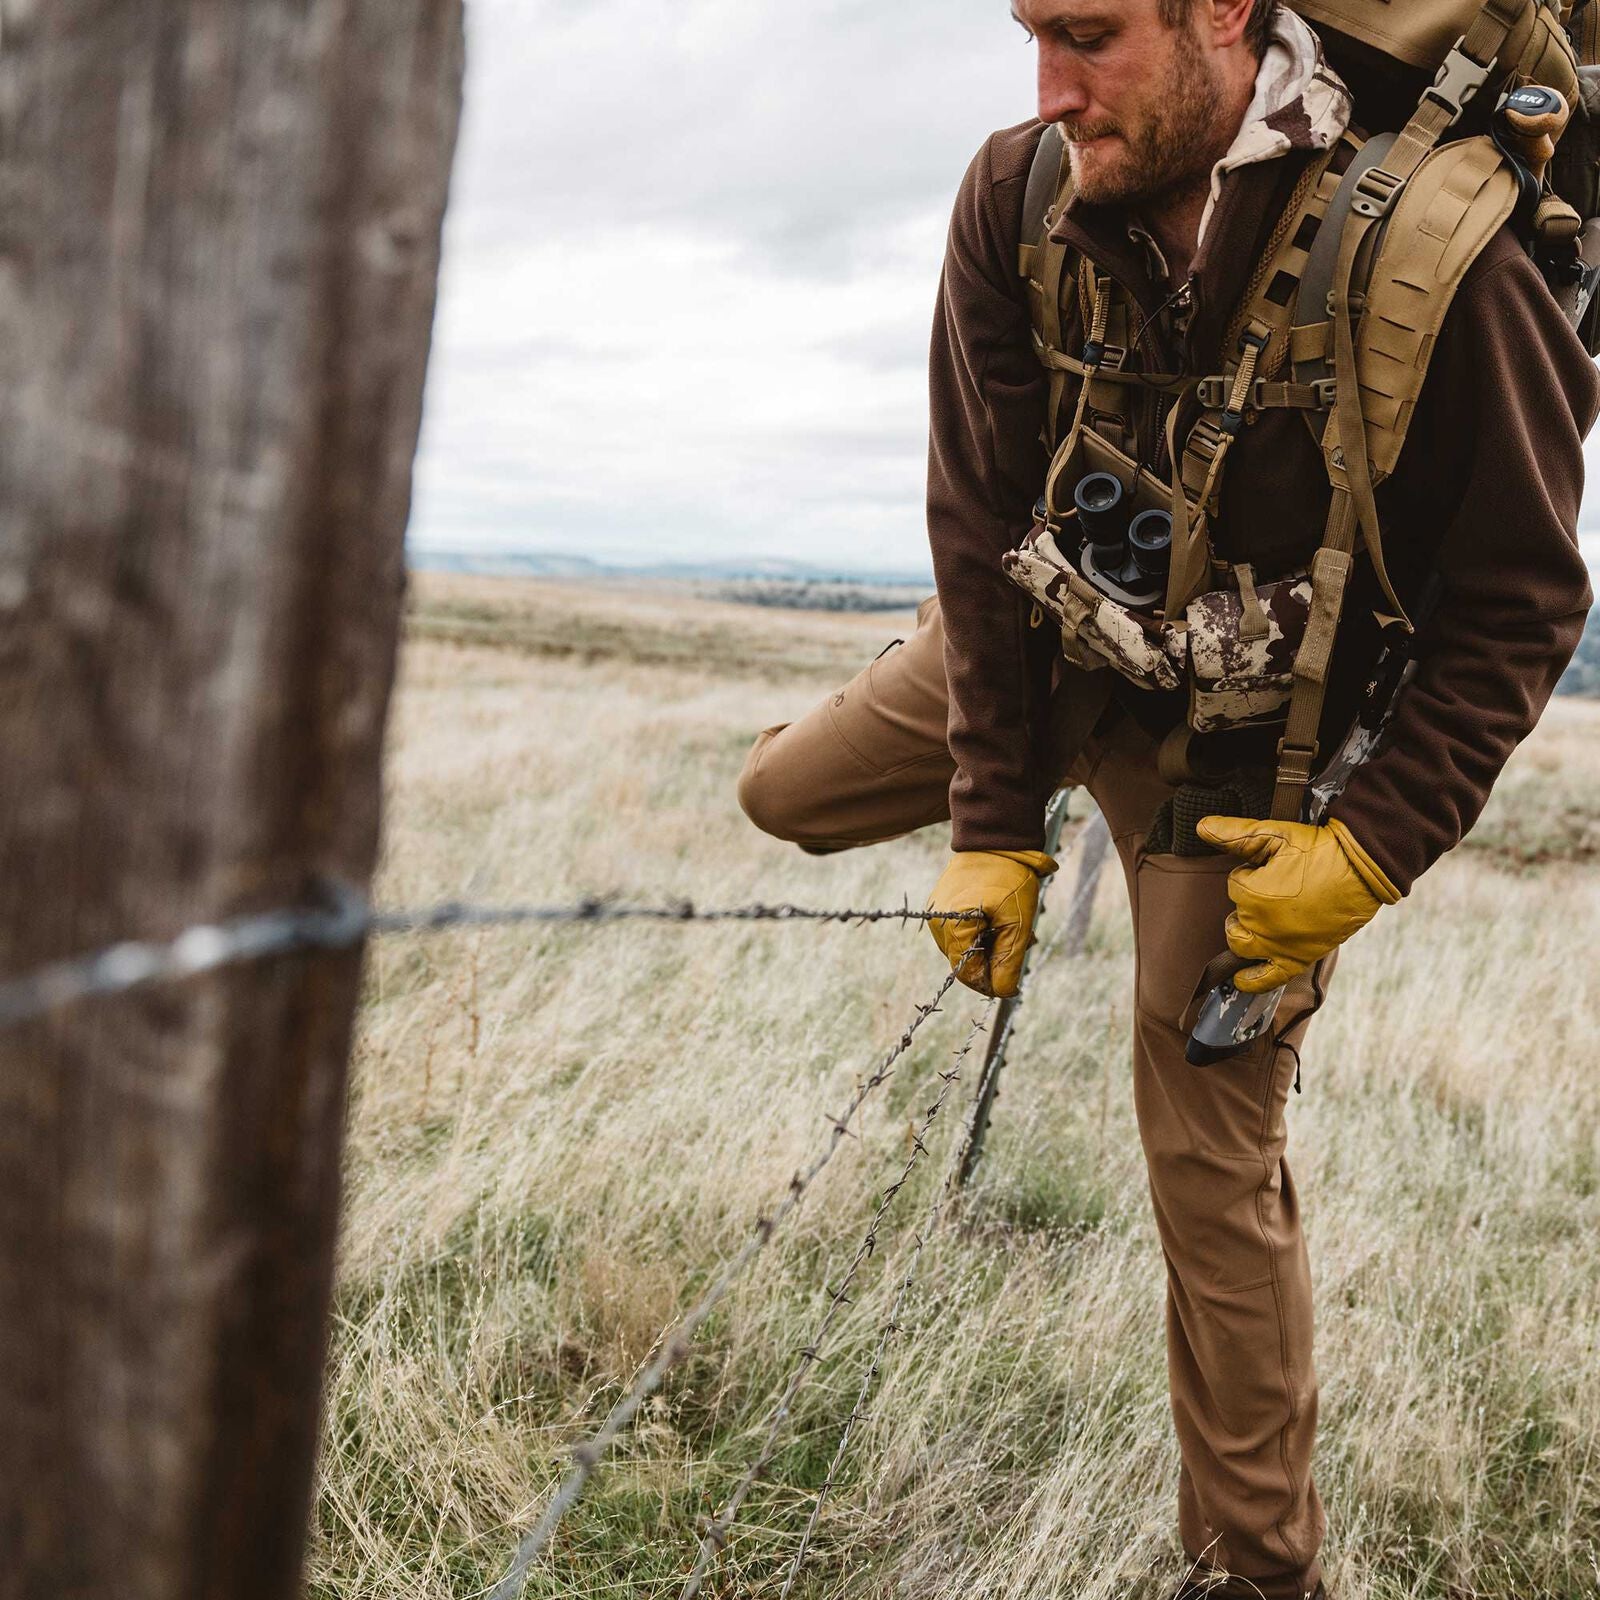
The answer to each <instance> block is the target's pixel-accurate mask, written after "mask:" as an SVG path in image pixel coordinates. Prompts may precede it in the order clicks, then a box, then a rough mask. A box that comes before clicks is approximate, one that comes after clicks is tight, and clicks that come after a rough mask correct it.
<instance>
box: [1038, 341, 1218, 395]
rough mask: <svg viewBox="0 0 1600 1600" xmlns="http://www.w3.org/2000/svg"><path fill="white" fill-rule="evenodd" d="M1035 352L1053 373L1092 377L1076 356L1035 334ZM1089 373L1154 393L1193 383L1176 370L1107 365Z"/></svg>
mask: <svg viewBox="0 0 1600 1600" xmlns="http://www.w3.org/2000/svg"><path fill="white" fill-rule="evenodd" d="M1034 354H1035V355H1037V356H1038V358H1039V361H1040V363H1041V364H1042V365H1043V366H1046V367H1049V368H1050V370H1051V371H1052V372H1070V373H1072V374H1073V375H1074V376H1075V377H1079V378H1084V377H1089V376H1091V373H1090V369H1089V367H1088V365H1087V364H1086V363H1085V362H1083V361H1080V360H1079V359H1078V357H1077V356H1069V355H1067V354H1066V353H1065V352H1063V351H1061V350H1052V349H1049V348H1048V347H1047V346H1046V345H1045V344H1044V342H1043V341H1042V340H1040V339H1039V338H1038V337H1037V336H1036V337H1035V339H1034ZM1092 376H1093V377H1094V378H1095V379H1097V380H1098V381H1099V382H1101V383H1114V384H1119V385H1121V386H1123V387H1125V388H1129V389H1150V390H1153V391H1154V392H1155V393H1157V394H1180V393H1182V392H1183V390H1185V389H1187V388H1189V387H1190V386H1191V385H1192V384H1193V383H1194V379H1193V378H1189V377H1185V376H1184V375H1183V374H1182V373H1179V372H1124V371H1120V370H1112V369H1111V368H1108V367H1099V368H1096V369H1095V370H1094V372H1093V373H1092Z"/></svg>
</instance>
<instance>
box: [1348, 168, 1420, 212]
mask: <svg viewBox="0 0 1600 1600" xmlns="http://www.w3.org/2000/svg"><path fill="white" fill-rule="evenodd" d="M1405 185H1406V180H1405V179H1404V178H1397V177H1396V176H1395V175H1394V173H1392V172H1385V171H1384V170H1383V168H1382V167H1368V168H1367V170H1366V171H1365V172H1363V173H1362V174H1361V176H1360V177H1359V178H1357V179H1356V186H1355V197H1354V198H1353V199H1352V200H1351V202H1350V209H1351V210H1352V211H1353V212H1355V214H1356V215H1357V216H1358V217H1386V216H1388V215H1389V213H1390V211H1392V210H1393V209H1394V203H1395V201H1396V200H1398V199H1399V198H1400V191H1401V190H1402V189H1403V188H1405Z"/></svg>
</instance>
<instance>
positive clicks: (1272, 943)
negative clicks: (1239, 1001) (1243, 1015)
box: [1197, 817, 1400, 994]
mask: <svg viewBox="0 0 1600 1600" xmlns="http://www.w3.org/2000/svg"><path fill="white" fill-rule="evenodd" d="M1197 831H1198V832H1199V834H1200V837H1201V838H1202V839H1204V840H1205V841H1206V842H1207V843H1208V844H1214V845H1217V846H1218V847H1219V848H1221V849H1223V850H1227V851H1230V852H1231V853H1232V854H1234V855H1236V856H1242V857H1243V858H1244V860H1245V862H1246V865H1244V866H1242V867H1235V868H1234V869H1233V871H1232V872H1231V873H1229V875H1228V894H1229V896H1230V898H1231V899H1232V900H1233V904H1234V908H1235V909H1234V911H1233V914H1232V915H1231V916H1230V917H1229V918H1228V948H1229V949H1230V950H1232V951H1233V953H1234V954H1235V955H1236V956H1241V957H1243V958H1245V959H1247V960H1251V961H1254V962H1255V963H1256V965H1255V966H1250V967H1246V968H1245V969H1244V971H1243V972H1241V973H1239V974H1238V975H1237V976H1236V977H1235V978H1234V980H1233V981H1234V985H1235V987H1237V988H1239V989H1242V990H1244V992H1245V993H1246V994H1261V993H1263V992H1265V991H1266V990H1268V989H1276V988H1278V987H1280V986H1281V985H1283V984H1285V983H1287V982H1288V981H1289V980H1290V979H1291V978H1293V977H1297V976H1298V975H1299V974H1300V973H1302V972H1304V971H1305V970H1306V968H1307V967H1309V966H1311V965H1312V964H1313V963H1314V962H1317V961H1320V960H1321V959H1322V957H1323V956H1325V955H1327V953H1328V952H1329V951H1330V950H1333V949H1336V948H1337V947H1338V946H1339V945H1341V944H1343V943H1344V942H1345V940H1346V939H1348V938H1349V937H1350V935H1351V934H1353V933H1355V932H1356V931H1357V930H1359V929H1361V928H1364V927H1365V926H1366V925H1367V924H1368V923H1369V922H1370V921H1371V920H1372V919H1373V918H1374V917H1375V916H1376V915H1377V914H1378V908H1379V906H1392V905H1393V904H1394V903H1395V901H1396V900H1398V899H1399V898H1400V891H1399V890H1398V889H1397V888H1395V886H1394V885H1393V884H1392V883H1390V881H1389V879H1388V877H1387V876H1386V875H1385V874H1384V871H1383V869H1382V868H1381V867H1380V866H1379V865H1378V864H1377V862H1376V861H1374V860H1373V859H1372V857H1371V856H1369V855H1368V854H1367V852H1366V851H1365V850H1363V849H1362V848H1361V845H1360V843H1359V842H1358V841H1357V839H1356V837H1355V835H1354V834H1353V833H1351V832H1350V830H1349V829H1348V828H1347V827H1345V825H1344V824H1343V823H1342V822H1340V821H1339V820H1338V819H1337V818H1335V819H1334V820H1333V821H1331V822H1329V823H1327V824H1326V825H1325V826H1323V827H1314V826H1313V825H1312V824H1310V823H1308V822H1253V821H1251V820H1250V819H1249V818H1247V817H1205V818H1203V819H1202V820H1201V822H1200V826H1199V829H1198V830H1197Z"/></svg>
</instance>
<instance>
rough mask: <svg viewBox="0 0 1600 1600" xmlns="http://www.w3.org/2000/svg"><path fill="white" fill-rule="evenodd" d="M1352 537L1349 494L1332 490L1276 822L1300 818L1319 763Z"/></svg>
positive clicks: (1292, 701)
mask: <svg viewBox="0 0 1600 1600" xmlns="http://www.w3.org/2000/svg"><path fill="white" fill-rule="evenodd" d="M1355 539H1356V518H1355V507H1354V504H1353V503H1352V501H1351V498H1350V496H1349V494H1348V493H1346V492H1345V491H1344V490H1342V489H1336V490H1335V491H1334V495H1333V503H1332V504H1331V505H1330V506H1329V507H1328V522H1327V528H1326V531H1325V533H1324V534H1323V540H1322V548H1321V549H1320V550H1318V551H1317V554H1316V559H1315V560H1314V561H1313V562H1312V564H1311V615H1310V616H1309V617H1308V618H1307V619H1306V631H1305V637H1304V639H1303V640H1302V641H1301V645H1300V649H1299V651H1298V652H1297V653H1296V655H1295V659H1294V687H1293V689H1291V691H1290V693H1289V715H1288V718H1287V720H1286V721H1285V723H1284V727H1283V738H1282V739H1281V740H1280V741H1279V743H1278V775H1277V783H1276V786H1275V787H1274V789H1273V794H1272V815H1273V817H1274V818H1276V819H1277V820H1278V821H1279V822H1298V821H1300V820H1301V807H1302V805H1303V803H1304V799H1305V791H1306V785H1307V784H1309V783H1310V782H1311V778H1312V775H1313V774H1314V773H1315V771H1316V766H1317V733H1318V730H1319V729H1320V728H1321V726H1322V706H1323V702H1324V700H1325V699H1326V698H1327V692H1328V673H1329V670H1330V668H1331V667H1332V664H1333V647H1334V643H1335V641H1336V640H1337V638H1338V635H1339V618H1340V615H1341V613H1342V612H1343V610H1344V591H1345V586H1346V584H1347V583H1348V582H1349V579H1350V568H1351V564H1352V557H1353V552H1354V550H1355Z"/></svg>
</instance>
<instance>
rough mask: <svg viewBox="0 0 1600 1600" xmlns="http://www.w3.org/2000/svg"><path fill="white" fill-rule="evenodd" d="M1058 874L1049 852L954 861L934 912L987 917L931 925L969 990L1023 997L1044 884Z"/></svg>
mask: <svg viewBox="0 0 1600 1600" xmlns="http://www.w3.org/2000/svg"><path fill="white" fill-rule="evenodd" d="M1055 870H1056V863H1055V861H1054V860H1053V859H1052V858H1051V857H1050V856H1047V855H1046V854H1045V853H1044V851H1043V850H958V851H957V852H956V854H955V855H953V856H951V858H950V865H949V866H948V867H946V868H945V869H944V875H943V876H942V877H941V878H940V879H939V881H938V883H936V884H935V885H934V887H933V893H932V894H931V895H930V896H929V897H928V910H929V911H933V912H939V911H982V912H984V913H985V917H984V920H983V921H981V922H980V921H977V920H976V919H973V920H969V921H958V920H956V919H954V918H952V919H951V920H950V921H948V922H943V921H940V922H930V923H929V924H928V931H929V932H930V933H932V935H933V939H934V943H935V944H937V945H938V946H939V948H940V949H941V950H942V951H943V952H944V954H945V958H946V959H947V960H948V961H949V963H950V965H951V966H952V967H953V968H954V969H955V972H956V976H957V977H958V978H960V980H961V981H962V982H963V983H964V984H966V986H967V987H968V988H969V989H976V990H977V991H978V993H979V994H989V995H997V996H999V997H1000V998H1001V999H1008V998H1009V997H1010V996H1012V995H1014V994H1015V993H1016V992H1017V986H1018V984H1019V983H1020V982H1021V980H1022V958H1023V955H1024V954H1025V953H1026V951H1027V948H1028V946H1029V945H1030V944H1032V943H1033V920H1034V918H1035V917H1036V916H1037V915H1038V914H1039V880H1040V879H1041V878H1047V877H1049V876H1050V874H1051V873H1052V872H1054V871H1055ZM974 947H976V953H975V954H973V953H972V952H973V951H974Z"/></svg>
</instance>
